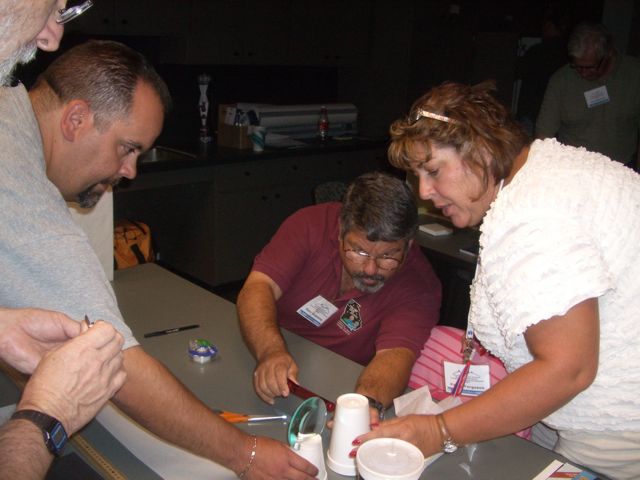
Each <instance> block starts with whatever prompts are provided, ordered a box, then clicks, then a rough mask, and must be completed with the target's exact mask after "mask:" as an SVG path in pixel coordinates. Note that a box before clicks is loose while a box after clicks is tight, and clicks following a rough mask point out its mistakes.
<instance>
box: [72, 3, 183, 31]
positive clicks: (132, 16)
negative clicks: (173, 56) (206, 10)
mask: <svg viewBox="0 0 640 480" xmlns="http://www.w3.org/2000/svg"><path fill="white" fill-rule="evenodd" d="M190 11H191V6H190V2H174V1H168V0H164V1H157V0H129V1H125V0H99V1H97V2H94V4H93V7H92V8H91V9H90V10H89V11H88V12H87V13H85V14H84V15H82V17H80V18H79V19H78V20H76V21H74V22H71V23H69V24H68V25H67V26H65V28H66V29H67V31H68V32H69V33H81V34H95V35H150V36H156V35H157V36H182V35H184V34H185V32H187V31H188V22H189V16H190Z"/></svg>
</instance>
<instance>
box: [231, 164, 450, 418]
mask: <svg viewBox="0 0 640 480" xmlns="http://www.w3.org/2000/svg"><path fill="white" fill-rule="evenodd" d="M417 228H418V212H417V207H416V203H415V198H414V195H413V193H412V192H411V190H410V189H409V187H408V186H407V185H406V184H405V183H404V182H401V181H400V180H398V179H397V178H394V177H391V176H389V175H385V174H382V173H370V174H365V175H362V176H360V177H359V178H357V179H356V180H355V181H354V182H353V184H352V185H351V186H350V187H349V189H348V190H347V193H346V195H345V200H344V203H342V204H341V203H322V204H319V205H315V206H312V207H308V208H304V209H302V210H299V211H298V212H296V213H294V214H293V215H292V216H291V217H289V218H288V219H287V220H285V222H284V223H283V224H282V225H281V227H280V229H279V230H278V232H277V233H276V234H275V235H274V237H273V238H272V239H271V241H270V243H269V244H268V245H267V246H266V247H265V248H264V249H263V250H262V252H261V253H260V254H259V255H258V256H257V257H256V259H255V262H254V265H253V269H252V271H251V273H250V274H249V276H248V278H247V280H246V282H245V284H244V286H243V288H242V290H241V291H240V293H239V295H238V302H237V307H238V318H239V321H240V328H241V330H242V334H243V337H244V339H245V342H246V344H247V346H248V347H249V350H250V351H251V353H252V354H253V356H254V357H255V359H256V362H257V366H256V369H255V375H254V388H255V390H256V392H257V394H258V395H259V396H260V398H262V399H263V400H264V401H266V402H268V403H273V401H274V397H277V396H287V395H288V394H289V393H290V392H289V387H288V386H287V380H291V381H293V382H296V383H297V382H298V366H297V364H296V362H295V360H294V359H293V357H292V356H291V354H290V353H289V352H288V350H287V346H286V344H285V341H284V338H283V337H282V334H281V333H280V328H279V327H284V328H286V329H288V330H290V331H292V332H294V333H297V334H298V335H301V336H303V337H305V338H308V339H309V340H311V341H313V342H315V343H317V344H319V345H322V346H324V347H326V348H328V349H330V350H332V351H334V352H336V353H339V354H340V355H343V356H345V357H347V358H349V359H351V360H353V361H356V362H358V363H360V364H363V365H366V368H365V369H364V371H363V372H362V374H361V375H360V378H359V379H358V381H357V384H356V386H355V391H356V392H357V393H361V394H363V395H365V396H367V397H369V402H370V405H371V407H372V412H371V413H372V419H375V418H376V416H378V415H381V414H382V412H383V410H384V408H386V407H388V406H389V405H390V404H391V402H392V400H393V398H395V397H396V396H398V395H399V394H401V393H402V392H403V390H404V389H405V387H406V385H407V381H408V378H409V374H410V371H411V367H412V366H413V363H414V362H415V360H416V358H417V355H418V352H419V351H420V349H421V348H422V346H423V344H424V342H425V340H426V339H427V338H428V337H429V333H430V331H431V329H432V328H433V326H434V325H435V324H436V323H437V321H438V314H439V310H440V298H441V294H440V282H439V281H438V279H437V277H436V276H435V274H434V272H433V270H432V269H431V266H430V265H429V263H428V262H427V260H426V259H425V258H424V256H423V255H422V252H420V249H419V248H418V246H417V245H415V244H414V243H413V237H414V235H415V233H416V231H417ZM318 368H322V366H321V365H319V366H318Z"/></svg>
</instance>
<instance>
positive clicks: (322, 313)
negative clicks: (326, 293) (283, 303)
mask: <svg viewBox="0 0 640 480" xmlns="http://www.w3.org/2000/svg"><path fill="white" fill-rule="evenodd" d="M337 311H338V307H336V306H335V305H334V304H333V303H331V302H330V301H329V300H327V299H326V298H324V297H323V296H322V295H318V296H317V297H315V298H312V299H311V300H309V301H308V302H307V303H305V304H304V305H303V306H301V307H300V308H299V309H298V310H297V312H298V314H299V315H302V316H303V317H304V318H306V319H307V320H309V321H310V322H311V323H313V324H314V325H315V326H316V327H319V326H320V325H322V324H323V323H324V322H326V321H327V319H328V318H329V317H331V315H333V314H334V313H336V312H337Z"/></svg>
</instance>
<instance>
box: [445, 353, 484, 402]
mask: <svg viewBox="0 0 640 480" xmlns="http://www.w3.org/2000/svg"><path fill="white" fill-rule="evenodd" d="M463 369H464V364H462V363H453V362H447V361H446V360H445V361H444V385H445V391H446V392H447V393H453V387H454V386H455V384H456V380H458V377H459V376H460V374H461V373H462V370H463ZM489 387H491V378H490V376H489V365H471V368H469V374H468V375H467V380H466V381H465V382H464V386H463V387H462V392H461V394H462V395H468V396H471V397H475V396H478V395H480V394H481V393H482V392H486V391H487V390H489Z"/></svg>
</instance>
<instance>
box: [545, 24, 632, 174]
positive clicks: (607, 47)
mask: <svg viewBox="0 0 640 480" xmlns="http://www.w3.org/2000/svg"><path fill="white" fill-rule="evenodd" d="M567 49H568V52H569V56H570V58H571V61H570V63H568V64H567V65H565V66H564V67H562V68H560V69H559V70H558V71H557V72H556V73H554V74H553V76H552V77H551V79H550V80H549V85H548V86H547V90H546V92H545V96H544V101H543V102H542V107H541V108H540V113H539V115H538V119H537V121H536V137H537V138H547V137H557V139H558V140H559V141H560V142H562V143H564V144H567V145H572V146H574V147H585V148H586V149H587V150H590V151H593V152H599V153H602V154H604V155H606V156H608V157H609V158H611V159H613V160H617V161H619V162H621V163H624V164H625V165H627V166H630V167H634V166H635V165H636V155H637V147H638V129H639V127H640V61H638V59H636V58H634V57H630V56H628V55H622V54H619V53H617V52H616V51H615V49H614V48H613V45H612V43H611V38H610V35H609V34H608V32H607V31H606V30H605V29H604V27H603V26H602V25H595V24H580V25H578V26H577V27H576V28H575V29H574V31H573V32H572V34H571V37H570V38H569V43H568V46H567Z"/></svg>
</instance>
